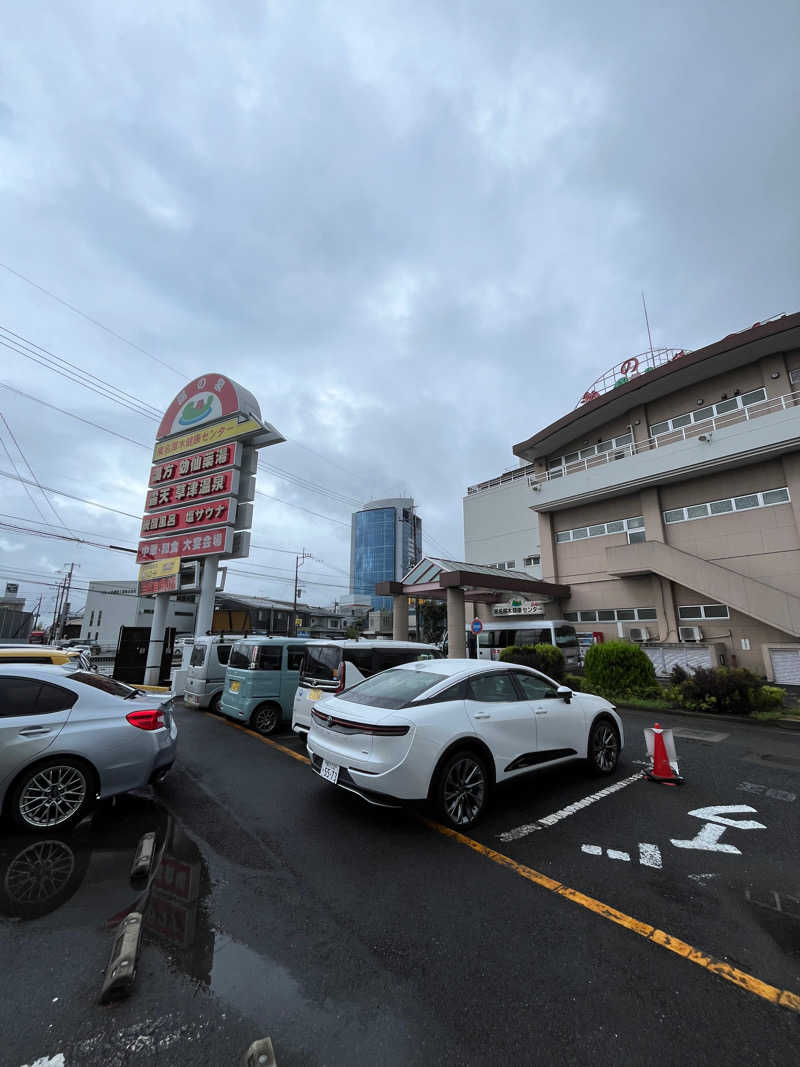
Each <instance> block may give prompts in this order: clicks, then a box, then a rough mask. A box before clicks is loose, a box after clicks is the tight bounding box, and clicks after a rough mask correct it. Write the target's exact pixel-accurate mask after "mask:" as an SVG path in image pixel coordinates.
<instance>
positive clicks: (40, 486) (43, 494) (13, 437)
mask: <svg viewBox="0 0 800 1067" xmlns="http://www.w3.org/2000/svg"><path fill="white" fill-rule="evenodd" d="M0 419H2V420H3V424H4V426H5V428H6V429H7V430H8V432H9V434H10V436H11V440H12V441H13V442H14V444H15V445H16V446H17V451H18V452H19V454H20V455H21V456H22V460H23V462H24V464H25V466H26V467H27V468H28V470H29V471H30V472H31V478H33V480H34V481H35V482H36V484H37V485H38V486H39V490H40V491H41V494H42V496H43V497H44V498H45V500H46V501H47V504H48V506H49V508H50V510H51V511H52V512H53V514H54V515H55V517H56V518H57V519H58V521H59V522H60V523H61V526H62V527H63V528H64V529H65V530H66V531H67V533H73V531H72V530H70V528H69V526H67V524H66V523H65V522H64V519H63V518H62V517H61V515H60V514H59V511H58V508H57V507H56V506H55V504H54V503H53V501H52V500H51V499H50V497H49V496H48V495H47V493H45V491H44V489H42V484H41V482H40V481H39V479H38V478H37V477H36V472H35V471H34V469H33V467H32V466H31V465H30V463H29V461H28V457H27V456H26V455H25V453H24V452H23V451H22V445H21V444H20V443H19V441H18V440H17V439H16V437H15V436H14V431H13V430H12V429H11V427H10V426H9V424H8V420H7V419H6V417H5V415H3V413H2V412H0ZM12 466H13V467H14V470H16V469H17V467H16V464H12ZM25 488H26V489H27V486H26V487H25ZM36 510H37V511H39V508H38V507H37V508H36ZM39 514H40V515H41V516H42V518H44V515H43V514H42V512H41V511H39Z"/></svg>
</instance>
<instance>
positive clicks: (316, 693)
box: [308, 689, 322, 700]
mask: <svg viewBox="0 0 800 1067" xmlns="http://www.w3.org/2000/svg"><path fill="white" fill-rule="evenodd" d="M308 699H309V700H321V699H322V690H321V689H309V691H308Z"/></svg>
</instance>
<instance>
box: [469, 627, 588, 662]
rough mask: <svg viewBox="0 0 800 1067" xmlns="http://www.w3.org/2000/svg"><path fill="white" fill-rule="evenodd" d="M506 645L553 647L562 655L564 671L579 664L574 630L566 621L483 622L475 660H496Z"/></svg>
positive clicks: (576, 638)
mask: <svg viewBox="0 0 800 1067" xmlns="http://www.w3.org/2000/svg"><path fill="white" fill-rule="evenodd" d="M509 645H555V646H556V648H560V649H561V651H562V652H563V653H564V663H565V664H566V667H567V670H574V669H575V668H576V667H577V666H578V664H579V663H580V653H579V651H578V637H577V634H576V633H575V627H574V626H573V625H572V623H571V622H567V621H566V619H536V620H535V621H532V620H525V621H524V622H519V621H513V622H512V621H511V620H510V619H508V620H506V621H504V622H485V623H484V624H483V629H482V630H481V632H480V633H479V634H478V659H497V658H498V657H499V655H500V652H501V651H502V649H504V648H508V646H509Z"/></svg>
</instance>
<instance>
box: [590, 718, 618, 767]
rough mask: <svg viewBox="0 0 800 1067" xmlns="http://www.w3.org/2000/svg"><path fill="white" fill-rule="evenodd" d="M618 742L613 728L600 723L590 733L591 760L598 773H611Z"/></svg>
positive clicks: (615, 759)
mask: <svg viewBox="0 0 800 1067" xmlns="http://www.w3.org/2000/svg"><path fill="white" fill-rule="evenodd" d="M618 754H619V742H618V741H617V734H616V731H615V730H614V727H613V726H611V725H609V723H605V722H604V723H600V725H599V726H597V727H595V729H594V731H593V732H592V758H593V759H594V765H595V767H597V769H598V771H613V770H614V768H615V767H616V765H617V756H618Z"/></svg>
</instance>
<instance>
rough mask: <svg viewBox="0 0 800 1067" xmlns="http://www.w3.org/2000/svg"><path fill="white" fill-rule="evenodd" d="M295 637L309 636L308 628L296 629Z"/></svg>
mask: <svg viewBox="0 0 800 1067" xmlns="http://www.w3.org/2000/svg"><path fill="white" fill-rule="evenodd" d="M295 637H311V631H310V630H298V631H297V633H296V634H295Z"/></svg>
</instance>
